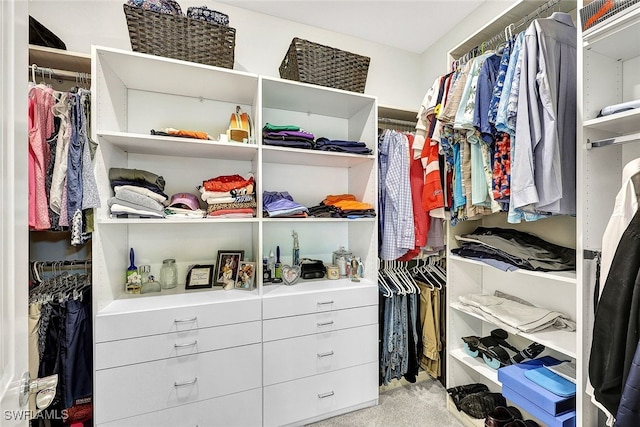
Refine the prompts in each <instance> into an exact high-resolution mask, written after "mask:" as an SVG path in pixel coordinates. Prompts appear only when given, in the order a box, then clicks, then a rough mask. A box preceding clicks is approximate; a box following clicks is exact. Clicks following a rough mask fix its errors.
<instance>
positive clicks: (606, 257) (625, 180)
mask: <svg viewBox="0 0 640 427" xmlns="http://www.w3.org/2000/svg"><path fill="white" fill-rule="evenodd" d="M639 174H640V158H638V159H635V160H632V161H630V162H629V163H627V164H626V165H625V167H624V169H623V170H622V187H621V188H620V191H618V194H617V195H616V201H615V204H614V206H613V213H612V214H611V218H609V222H608V223H607V227H606V228H605V230H604V234H603V235H602V259H601V261H600V283H602V285H604V283H605V281H606V280H607V276H608V275H609V269H610V268H611V262H612V260H613V256H614V255H615V253H616V249H617V248H618V243H619V242H620V237H622V233H624V230H626V229H627V226H628V225H629V223H630V222H631V219H632V218H633V216H634V215H635V213H636V211H637V210H638V192H640V186H638V187H637V186H636V184H637V182H634V180H635V179H637V178H638V177H640V175H639ZM603 289H604V286H601V287H600V294H602V290H603Z"/></svg>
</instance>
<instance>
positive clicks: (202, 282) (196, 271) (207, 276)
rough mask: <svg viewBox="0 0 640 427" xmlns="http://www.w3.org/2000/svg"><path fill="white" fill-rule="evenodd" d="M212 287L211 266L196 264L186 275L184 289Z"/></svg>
mask: <svg viewBox="0 0 640 427" xmlns="http://www.w3.org/2000/svg"><path fill="white" fill-rule="evenodd" d="M211 287H213V264H207V265H203V264H196V265H194V266H192V267H191V268H190V269H189V272H188V273H187V283H186V285H185V289H203V288H211Z"/></svg>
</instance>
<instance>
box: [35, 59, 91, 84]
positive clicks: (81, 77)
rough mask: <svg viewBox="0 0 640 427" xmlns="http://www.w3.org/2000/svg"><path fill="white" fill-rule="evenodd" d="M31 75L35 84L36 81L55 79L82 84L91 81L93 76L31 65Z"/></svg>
mask: <svg viewBox="0 0 640 427" xmlns="http://www.w3.org/2000/svg"><path fill="white" fill-rule="evenodd" d="M29 73H31V79H32V80H33V81H34V82H35V79H37V78H41V79H55V80H70V81H77V82H78V83H82V82H83V81H89V80H91V74H89V73H79V72H76V71H67V70H59V69H57V68H48V67H38V66H37V65H36V64H33V65H29Z"/></svg>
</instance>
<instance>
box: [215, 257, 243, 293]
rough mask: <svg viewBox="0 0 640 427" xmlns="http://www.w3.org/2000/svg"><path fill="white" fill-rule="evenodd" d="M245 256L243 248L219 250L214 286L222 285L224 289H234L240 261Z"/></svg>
mask: <svg viewBox="0 0 640 427" xmlns="http://www.w3.org/2000/svg"><path fill="white" fill-rule="evenodd" d="M243 257H244V251H243V250H220V251H218V257H217V258H216V259H217V261H218V262H217V263H216V268H215V274H214V276H213V277H214V281H213V284H214V286H222V287H223V289H233V287H234V286H235V284H236V279H237V276H238V267H239V266H240V261H242V258H243Z"/></svg>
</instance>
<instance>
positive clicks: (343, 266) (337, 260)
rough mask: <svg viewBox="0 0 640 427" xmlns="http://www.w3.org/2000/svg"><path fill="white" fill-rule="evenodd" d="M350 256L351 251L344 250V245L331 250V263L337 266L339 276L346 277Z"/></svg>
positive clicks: (351, 254)
mask: <svg viewBox="0 0 640 427" xmlns="http://www.w3.org/2000/svg"><path fill="white" fill-rule="evenodd" d="M352 256H353V253H351V252H349V251H348V250H346V249H345V248H344V246H340V249H338V250H337V251H333V258H332V260H331V264H335V265H337V266H338V271H339V273H340V276H342V277H346V276H347V275H348V274H349V271H348V270H349V269H348V264H349V261H350V260H351V257H352Z"/></svg>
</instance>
